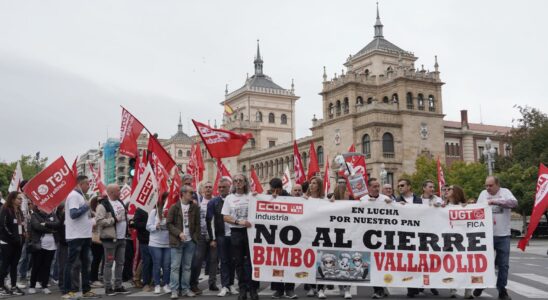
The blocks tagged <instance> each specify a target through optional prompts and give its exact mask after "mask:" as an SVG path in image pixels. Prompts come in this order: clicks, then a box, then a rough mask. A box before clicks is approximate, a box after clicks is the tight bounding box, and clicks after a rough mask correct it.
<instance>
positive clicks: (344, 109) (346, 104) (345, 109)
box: [343, 97, 350, 114]
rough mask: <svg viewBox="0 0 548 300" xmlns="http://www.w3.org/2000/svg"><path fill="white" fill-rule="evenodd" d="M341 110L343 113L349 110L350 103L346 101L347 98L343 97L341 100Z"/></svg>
mask: <svg viewBox="0 0 548 300" xmlns="http://www.w3.org/2000/svg"><path fill="white" fill-rule="evenodd" d="M343 111H344V113H345V114H347V113H348V112H349V111H350V104H349V103H348V98H346V97H345V98H344V101H343Z"/></svg>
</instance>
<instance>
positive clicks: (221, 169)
mask: <svg viewBox="0 0 548 300" xmlns="http://www.w3.org/2000/svg"><path fill="white" fill-rule="evenodd" d="M221 178H228V179H229V180H230V181H231V182H232V176H231V175H230V173H229V172H228V170H227V169H226V167H225V165H224V164H223V162H222V161H221V159H220V158H217V175H216V176H215V183H214V184H213V195H214V196H218V195H219V183H220V182H221Z"/></svg>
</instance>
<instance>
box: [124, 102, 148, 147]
mask: <svg viewBox="0 0 548 300" xmlns="http://www.w3.org/2000/svg"><path fill="white" fill-rule="evenodd" d="M143 128H145V126H144V125H143V124H142V123H141V122H139V120H137V118H135V117H134V116H133V115H132V114H131V113H130V112H129V111H127V110H126V109H125V108H123V107H122V124H121V125H120V150H119V151H120V154H123V155H126V156H129V157H136V156H138V155H139V150H138V148H137V138H139V134H141V131H143Z"/></svg>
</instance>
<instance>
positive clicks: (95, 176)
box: [89, 162, 107, 196]
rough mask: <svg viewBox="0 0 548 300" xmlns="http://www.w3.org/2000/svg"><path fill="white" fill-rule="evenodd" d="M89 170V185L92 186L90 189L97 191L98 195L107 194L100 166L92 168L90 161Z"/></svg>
mask: <svg viewBox="0 0 548 300" xmlns="http://www.w3.org/2000/svg"><path fill="white" fill-rule="evenodd" d="M89 170H90V171H91V176H92V180H91V185H92V186H93V189H92V191H93V192H97V193H98V194H99V196H104V195H106V194H107V187H106V186H105V183H104V182H103V178H101V177H102V176H101V168H100V167H99V168H98V169H97V170H95V169H94V168H93V165H92V164H91V162H90V163H89Z"/></svg>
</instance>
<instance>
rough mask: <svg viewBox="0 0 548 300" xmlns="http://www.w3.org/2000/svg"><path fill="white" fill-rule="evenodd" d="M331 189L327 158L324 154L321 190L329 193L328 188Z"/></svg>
mask: <svg viewBox="0 0 548 300" xmlns="http://www.w3.org/2000/svg"><path fill="white" fill-rule="evenodd" d="M330 189H331V182H329V158H328V156H327V155H326V156H325V171H324V173H323V191H324V194H325V195H327V194H329V190H330Z"/></svg>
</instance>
